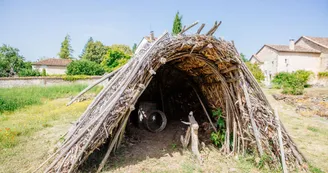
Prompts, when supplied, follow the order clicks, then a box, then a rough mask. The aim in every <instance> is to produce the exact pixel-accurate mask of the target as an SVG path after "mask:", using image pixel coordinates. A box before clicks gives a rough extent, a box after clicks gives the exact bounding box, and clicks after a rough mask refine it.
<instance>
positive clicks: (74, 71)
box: [66, 60, 105, 75]
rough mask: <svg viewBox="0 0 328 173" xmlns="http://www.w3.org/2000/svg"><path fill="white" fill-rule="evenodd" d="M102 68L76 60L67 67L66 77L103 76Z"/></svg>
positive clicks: (86, 61) (95, 64)
mask: <svg viewBox="0 0 328 173" xmlns="http://www.w3.org/2000/svg"><path fill="white" fill-rule="evenodd" d="M104 73H105V70H104V68H103V67H102V66H101V65H99V64H97V63H95V62H92V61H89V60H77V61H73V62H71V63H70V64H69V65H68V66H67V72H66V74H67V75H103V74H104Z"/></svg>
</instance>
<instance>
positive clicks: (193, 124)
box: [188, 111, 201, 161]
mask: <svg viewBox="0 0 328 173" xmlns="http://www.w3.org/2000/svg"><path fill="white" fill-rule="evenodd" d="M188 118H189V122H190V128H191V151H192V152H193V153H194V154H195V155H196V157H197V159H198V160H199V161H201V157H200V153H199V150H198V144H199V141H198V129H199V125H198V123H197V121H196V120H195V117H194V116H193V112H192V111H191V112H190V113H189V116H188Z"/></svg>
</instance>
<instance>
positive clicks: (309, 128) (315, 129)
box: [307, 126, 319, 132]
mask: <svg viewBox="0 0 328 173" xmlns="http://www.w3.org/2000/svg"><path fill="white" fill-rule="evenodd" d="M307 129H308V130H310V131H312V132H318V131H319V129H318V128H316V127H312V126H309V127H307Z"/></svg>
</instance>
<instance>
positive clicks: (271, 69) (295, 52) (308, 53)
mask: <svg viewBox="0 0 328 173" xmlns="http://www.w3.org/2000/svg"><path fill="white" fill-rule="evenodd" d="M250 62H251V63H258V64H259V65H260V68H261V70H262V71H263V73H264V76H265V84H267V85H269V84H270V81H271V80H272V78H273V76H274V75H275V74H277V73H279V72H293V71H296V70H309V71H312V72H314V73H315V74H317V73H318V72H320V71H325V70H327V69H328V37H308V36H302V37H301V38H299V39H298V40H297V41H296V42H294V40H290V42H289V45H267V44H266V45H264V46H263V47H262V48H261V49H260V50H259V51H258V52H257V53H256V54H255V55H252V57H251V59H250Z"/></svg>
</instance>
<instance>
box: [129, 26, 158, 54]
mask: <svg viewBox="0 0 328 173" xmlns="http://www.w3.org/2000/svg"><path fill="white" fill-rule="evenodd" d="M156 39H157V38H156V37H155V36H154V32H153V31H151V32H150V35H149V36H145V37H143V38H142V39H141V41H140V42H139V44H138V46H137V49H136V50H135V52H134V53H135V54H137V53H138V52H139V51H140V50H141V48H142V47H143V46H144V45H145V44H146V43H151V42H153V41H155V40H156Z"/></svg>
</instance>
